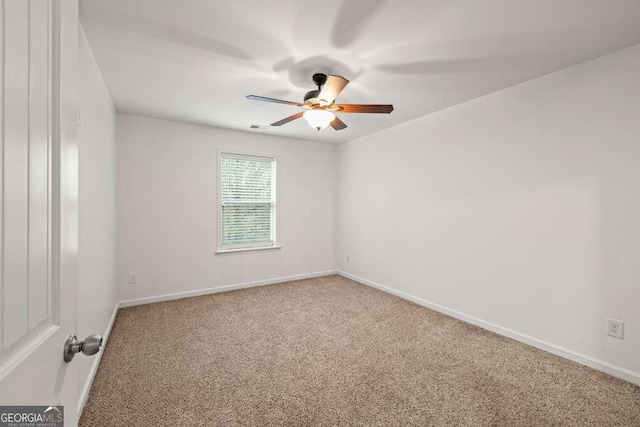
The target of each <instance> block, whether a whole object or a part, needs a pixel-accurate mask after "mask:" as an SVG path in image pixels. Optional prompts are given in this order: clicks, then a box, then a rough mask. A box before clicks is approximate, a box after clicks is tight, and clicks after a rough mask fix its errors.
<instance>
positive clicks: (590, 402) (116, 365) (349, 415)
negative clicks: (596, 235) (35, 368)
mask: <svg viewBox="0 0 640 427" xmlns="http://www.w3.org/2000/svg"><path fill="white" fill-rule="evenodd" d="M80 425H82V426H160V425H162V426H165V425H166V426H218V425H219V426H233V425H247V426H269V425H297V426H306V425H363V426H364V425H366V426H371V425H384V426H400V425H416V426H431V425H433V426H441V425H442V426H458V425H465V426H498V425H499V426H552V425H553V426H558V425H567V426H582V425H585V426H586V425H589V426H640V388H639V387H636V386H634V385H632V384H630V383H627V382H624V381H621V380H618V379H616V378H613V377H610V376H608V375H605V374H602V373H600V372H597V371H595V370H592V369H589V368H586V367H584V366H582V365H579V364H576V363H573V362H570V361H568V360H565V359H562V358H560V357H557V356H554V355H551V354H549V353H545V352H543V351H540V350H537V349H535V348H533V347H529V346H527V345H524V344H521V343H519V342H517V341H513V340H510V339H507V338H504V337H501V336H499V335H496V334H493V333H491V332H488V331H485V330H483V329H480V328H478V327H475V326H472V325H469V324H466V323H463V322H460V321H457V320H455V319H452V318H450V317H447V316H444V315H442V314H440V313H437V312H435V311H431V310H428V309H426V308H424V307H421V306H418V305H416V304H413V303H411V302H408V301H405V300H402V299H400V298H397V297H394V296H391V295H388V294H385V293H383V292H380V291H378V290H375V289H372V288H369V287H367V286H364V285H360V284H358V283H355V282H353V281H350V280H347V279H345V278H342V277H340V276H327V277H321V278H317V279H308V280H301V281H297V282H289V283H284V284H278V285H271V286H263V287H258V288H252V289H244V290H240V291H234V292H227V293H219V294H213V295H207V296H202V297H195V298H187V299H182V300H175V301H170V302H165V303H158V304H151V305H144V306H138V307H132V308H125V309H122V310H120V312H119V313H118V317H117V319H116V322H115V326H114V328H113V331H112V333H111V337H110V338H109V343H108V345H107V347H106V349H105V353H104V356H103V358H102V362H101V364H100V368H99V370H98V373H97V375H96V378H95V381H94V383H93V388H92V390H91V394H90V397H89V401H88V403H87V406H86V407H85V409H84V413H83V415H82V419H81V422H80Z"/></svg>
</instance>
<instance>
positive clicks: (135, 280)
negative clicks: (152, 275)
mask: <svg viewBox="0 0 640 427" xmlns="http://www.w3.org/2000/svg"><path fill="white" fill-rule="evenodd" d="M137 283H138V274H137V273H129V284H130V285H136V284H137Z"/></svg>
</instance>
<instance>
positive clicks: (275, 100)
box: [247, 95, 303, 107]
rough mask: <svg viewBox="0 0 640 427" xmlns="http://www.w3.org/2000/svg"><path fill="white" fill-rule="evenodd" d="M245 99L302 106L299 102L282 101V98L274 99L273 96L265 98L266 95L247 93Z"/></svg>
mask: <svg viewBox="0 0 640 427" xmlns="http://www.w3.org/2000/svg"><path fill="white" fill-rule="evenodd" d="M247 99H250V100H252V101H262V102H273V103H274V104H289V105H295V106H297V107H302V106H303V104H300V103H299V102H293V101H284V100H282V99H275V98H267V97H266V96H258V95H247Z"/></svg>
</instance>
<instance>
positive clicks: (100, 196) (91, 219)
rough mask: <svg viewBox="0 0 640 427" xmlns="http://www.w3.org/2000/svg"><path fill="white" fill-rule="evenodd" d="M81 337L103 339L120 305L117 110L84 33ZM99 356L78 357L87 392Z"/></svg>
mask: <svg viewBox="0 0 640 427" xmlns="http://www.w3.org/2000/svg"><path fill="white" fill-rule="evenodd" d="M79 77H80V81H79V96H80V122H81V127H80V129H79V139H80V144H79V147H80V151H79V163H80V165H79V174H80V175H79V201H78V202H79V215H80V217H79V254H78V278H79V284H78V290H79V296H78V328H77V331H76V332H77V334H78V336H79V338H80V339H82V338H84V337H85V336H87V335H89V334H101V335H104V334H105V332H106V330H107V327H108V324H109V321H110V319H111V315H112V313H113V309H114V306H115V303H116V291H117V287H116V274H115V273H116V252H115V251H116V212H115V203H116V194H115V191H116V164H115V162H116V150H115V146H116V145H115V135H116V128H115V124H116V112H115V108H114V106H113V102H112V101H111V97H110V96H109V92H108V91H107V88H106V86H105V84H104V82H103V81H102V75H101V74H100V70H98V66H97V64H96V61H95V59H94V57H93V53H92V52H91V48H90V47H89V44H88V42H87V39H86V37H85V35H84V32H83V31H82V30H80V34H79ZM95 361H96V358H95V357H86V356H82V357H76V358H75V359H74V360H73V364H74V365H76V366H75V368H76V369H78V372H79V377H78V378H79V380H80V390H83V387H84V386H85V383H86V381H87V378H88V377H89V375H90V371H91V368H92V365H93V363H94V362H95Z"/></svg>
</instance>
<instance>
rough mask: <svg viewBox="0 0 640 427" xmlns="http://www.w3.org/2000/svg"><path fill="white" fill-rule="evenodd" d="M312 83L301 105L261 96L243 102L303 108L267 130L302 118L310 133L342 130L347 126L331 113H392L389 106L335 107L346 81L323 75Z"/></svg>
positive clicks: (342, 78) (316, 75) (250, 96)
mask: <svg viewBox="0 0 640 427" xmlns="http://www.w3.org/2000/svg"><path fill="white" fill-rule="evenodd" d="M313 83H315V84H316V85H317V86H318V89H315V90H311V91H309V92H307V93H306V94H305V95H304V102H303V103H299V102H293V101H284V100H281V99H275V98H267V97H264V96H257V95H247V99H251V100H254V101H263V102H273V103H275V104H288V105H295V106H296V107H302V108H306V109H307V111H301V112H299V113H297V114H294V115H293V116H289V117H287V118H284V119H282V120H280V121H277V122H275V123H271V126H282V125H284V124H287V123H289V122H291V121H293V120H296V119H299V118H300V117H304V119H305V120H306V121H307V123H309V126H311V127H312V128H314V129H317V130H318V131H320V130H322V129H324V128H326V127H327V126H329V125H331V127H332V128H334V129H335V130H342V129H345V128H346V127H347V125H346V124H345V123H344V122H343V121H342V120H340V119H339V118H338V117H337V116H336V115H335V113H378V114H389V113H391V112H392V111H393V105H388V104H387V105H381V104H336V103H335V99H336V97H337V96H338V95H339V94H340V92H342V90H343V89H344V88H345V86H347V84H348V83H349V80H347V79H345V78H344V77H340V76H332V75H330V76H327V75H326V74H323V73H316V74H314V75H313Z"/></svg>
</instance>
